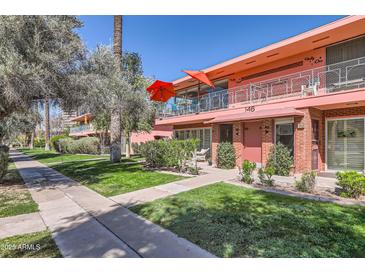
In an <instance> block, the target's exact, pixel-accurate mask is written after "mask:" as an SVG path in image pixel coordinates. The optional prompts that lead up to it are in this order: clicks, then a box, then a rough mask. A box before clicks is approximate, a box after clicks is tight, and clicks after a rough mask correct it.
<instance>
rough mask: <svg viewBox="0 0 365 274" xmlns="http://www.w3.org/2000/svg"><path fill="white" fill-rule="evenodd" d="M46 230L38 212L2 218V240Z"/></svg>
mask: <svg viewBox="0 0 365 274" xmlns="http://www.w3.org/2000/svg"><path fill="white" fill-rule="evenodd" d="M46 229H47V228H46V225H45V224H44V222H43V220H42V218H41V216H40V215H39V213H38V212H34V213H29V214H21V215H17V216H11V217H5V218H0V239H3V238H7V237H11V236H15V235H20V234H27V233H33V232H39V231H43V230H46Z"/></svg>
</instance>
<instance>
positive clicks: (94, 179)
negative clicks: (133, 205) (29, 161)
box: [19, 149, 185, 197]
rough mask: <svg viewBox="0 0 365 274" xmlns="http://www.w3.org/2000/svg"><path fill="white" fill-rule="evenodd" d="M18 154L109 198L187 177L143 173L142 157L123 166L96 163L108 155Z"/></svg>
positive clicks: (42, 151)
mask: <svg viewBox="0 0 365 274" xmlns="http://www.w3.org/2000/svg"><path fill="white" fill-rule="evenodd" d="M19 151H21V152H23V153H25V154H27V155H28V156H31V157H32V158H33V159H34V160H37V161H40V162H42V163H44V164H46V165H48V166H51V167H52V168H53V169H56V170H57V171H59V172H61V173H62V174H64V175H66V176H68V177H70V178H72V179H74V180H76V181H79V182H80V183H82V184H84V185H86V186H88V187H89V188H91V189H93V190H95V191H96V192H98V193H100V194H102V195H104V196H106V197H109V196H115V195H118V194H123V193H127V192H131V191H135V190H139V189H143V188H148V187H153V186H156V185H162V184H166V183H170V182H173V181H177V180H181V179H184V178H185V177H182V176H177V175H171V174H166V173H160V172H155V171H147V170H143V169H142V165H141V164H139V163H138V161H140V160H143V158H141V157H140V156H132V157H131V158H129V159H125V158H122V160H121V162H120V163H111V162H109V161H108V160H103V159H101V160H100V159H99V160H93V159H95V158H99V157H102V158H105V159H108V156H105V155H103V156H100V155H74V154H59V153H57V152H53V151H44V150H43V149H32V150H31V149H19ZM82 160H89V161H82Z"/></svg>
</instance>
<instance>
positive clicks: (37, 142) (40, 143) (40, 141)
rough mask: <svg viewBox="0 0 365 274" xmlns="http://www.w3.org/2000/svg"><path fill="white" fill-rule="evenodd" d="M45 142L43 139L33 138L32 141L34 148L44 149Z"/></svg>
mask: <svg viewBox="0 0 365 274" xmlns="http://www.w3.org/2000/svg"><path fill="white" fill-rule="evenodd" d="M45 145H46V141H45V140H44V138H35V139H34V147H45Z"/></svg>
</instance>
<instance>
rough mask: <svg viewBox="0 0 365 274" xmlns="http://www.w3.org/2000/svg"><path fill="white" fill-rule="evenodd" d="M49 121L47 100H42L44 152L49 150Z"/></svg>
mask: <svg viewBox="0 0 365 274" xmlns="http://www.w3.org/2000/svg"><path fill="white" fill-rule="evenodd" d="M49 137H50V121H49V99H48V97H47V98H46V99H45V100H44V143H45V147H44V150H49V149H50V147H49Z"/></svg>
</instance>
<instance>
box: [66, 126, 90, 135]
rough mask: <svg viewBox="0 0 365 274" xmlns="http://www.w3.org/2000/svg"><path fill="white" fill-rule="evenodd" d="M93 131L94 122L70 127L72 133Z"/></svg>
mask: <svg viewBox="0 0 365 274" xmlns="http://www.w3.org/2000/svg"><path fill="white" fill-rule="evenodd" d="M90 131H93V127H92V124H83V125H79V126H74V127H72V128H70V134H79V133H83V132H90Z"/></svg>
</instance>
